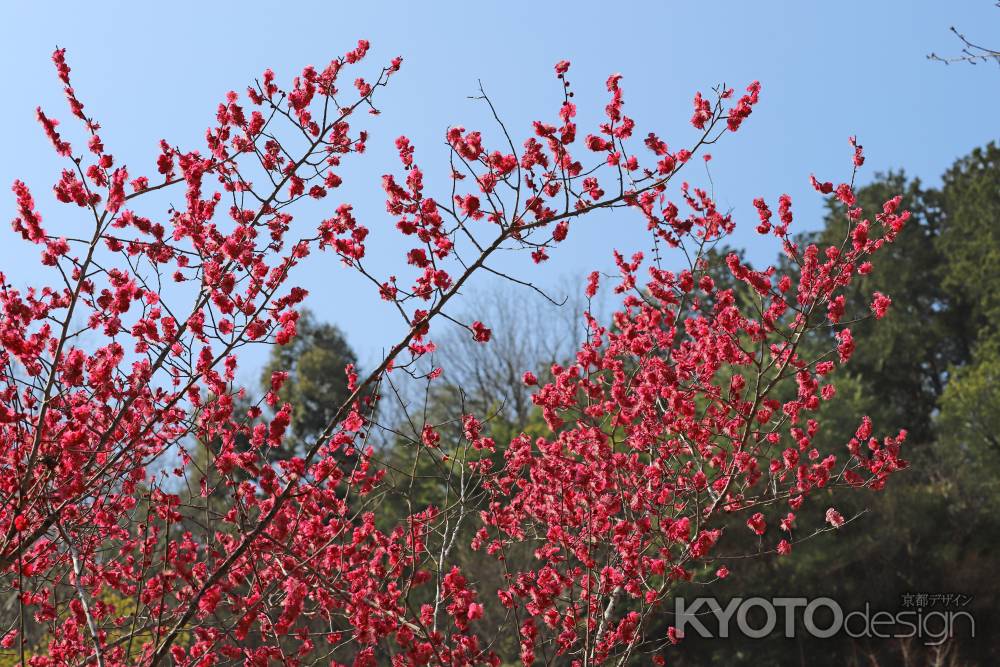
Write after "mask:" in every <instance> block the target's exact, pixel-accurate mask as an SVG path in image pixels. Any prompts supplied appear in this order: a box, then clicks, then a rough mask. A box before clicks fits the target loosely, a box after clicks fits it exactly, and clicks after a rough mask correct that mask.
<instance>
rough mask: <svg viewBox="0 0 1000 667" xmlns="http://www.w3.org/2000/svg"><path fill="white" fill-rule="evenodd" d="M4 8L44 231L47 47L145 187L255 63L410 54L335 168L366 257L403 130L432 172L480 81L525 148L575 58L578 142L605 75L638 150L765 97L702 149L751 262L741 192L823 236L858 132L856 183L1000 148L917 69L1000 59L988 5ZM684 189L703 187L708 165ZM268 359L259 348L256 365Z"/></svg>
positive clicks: (367, 323) (9, 103)
mask: <svg viewBox="0 0 1000 667" xmlns="http://www.w3.org/2000/svg"><path fill="white" fill-rule="evenodd" d="M153 7H155V9H153ZM4 13H5V19H4V22H3V27H2V28H0V54H2V56H0V57H2V64H3V72H4V78H5V82H4V87H5V89H6V91H7V92H6V94H5V95H4V97H5V100H4V104H3V105H0V127H2V128H3V131H2V132H0V154H2V155H3V160H0V183H3V184H4V186H3V187H4V189H5V190H4V191H7V190H6V187H7V184H9V183H11V182H12V181H13V179H15V178H21V179H23V180H25V181H27V182H28V183H29V184H30V185H32V186H33V189H34V190H35V193H36V198H37V199H38V200H39V203H40V207H41V208H42V212H43V214H44V215H45V216H46V217H47V219H48V220H54V219H59V216H65V215H67V214H71V211H70V209H69V208H67V207H62V206H59V207H57V206H55V204H54V200H53V198H52V196H51V195H50V189H49V188H50V186H51V184H52V183H53V182H54V180H55V178H56V177H57V176H58V169H59V168H60V166H59V163H58V162H57V160H56V159H55V157H54V155H53V153H52V151H51V150H50V148H49V147H48V145H47V143H46V141H45V139H44V136H43V135H42V133H41V130H40V128H38V126H37V124H36V123H35V120H34V117H33V115H34V108H35V106H36V105H38V104H42V105H43V106H44V107H45V108H46V109H47V110H50V111H51V112H52V113H54V114H55V115H57V116H59V117H62V118H66V117H67V116H68V114H67V113H66V111H65V105H64V103H63V101H62V98H61V92H60V87H59V85H58V82H57V80H56V78H55V75H54V72H53V70H52V67H51V63H50V61H49V55H50V53H51V51H52V49H53V47H54V46H56V45H59V46H64V47H66V48H67V49H68V52H69V59H70V64H71V66H72V68H73V74H74V83H75V86H76V88H77V90H78V92H79V94H80V95H81V97H82V99H83V101H84V102H85V104H86V105H87V108H88V111H89V112H91V113H92V114H94V115H95V116H96V117H97V118H98V119H99V120H100V121H101V122H102V124H103V125H104V127H105V130H104V131H103V132H102V134H103V136H104V138H105V143H106V144H107V145H108V146H109V148H110V150H112V152H114V153H115V154H116V156H117V157H118V159H119V160H120V161H124V162H126V163H128V164H129V166H130V170H131V171H132V172H133V173H135V172H137V171H143V172H148V171H154V169H152V160H153V157H154V155H155V150H156V144H157V142H158V140H159V139H160V138H161V137H162V138H166V139H168V140H169V141H171V142H174V143H178V144H180V145H182V146H187V147H197V146H201V145H202V143H201V137H202V136H203V133H204V129H205V128H206V127H207V126H208V125H209V123H210V122H211V120H212V117H213V115H214V109H215V106H216V104H217V103H218V101H219V100H220V99H221V98H222V96H223V94H224V93H225V92H226V91H227V90H230V89H234V90H238V91H240V90H244V89H245V86H246V84H247V83H248V82H250V81H251V80H252V79H253V78H254V77H256V76H259V74H260V72H262V71H263V70H264V69H265V68H266V67H272V68H273V69H274V70H275V71H276V72H277V73H278V75H279V77H281V78H282V79H283V80H285V81H287V80H288V79H289V78H290V77H291V76H293V75H294V74H296V73H298V72H299V71H300V70H301V68H302V66H303V65H306V64H317V65H321V64H325V63H326V62H328V61H329V60H330V58H331V57H333V56H335V55H338V54H341V53H343V52H344V51H346V50H347V49H349V48H351V47H352V46H353V44H354V43H355V42H356V40H357V39H358V38H361V37H363V38H366V39H368V40H370V41H371V42H372V45H373V49H372V52H371V54H370V57H369V61H370V62H371V63H372V64H374V63H381V62H386V61H388V60H389V59H390V58H391V57H392V56H394V55H397V54H398V55H402V56H403V57H404V59H405V62H404V66H403V70H402V71H401V73H400V74H399V75H398V78H396V80H395V81H394V82H393V84H392V85H391V87H390V89H389V90H388V91H386V92H385V94H383V95H382V96H381V98H380V100H381V104H380V106H381V108H382V110H383V115H382V116H381V117H379V118H378V119H375V122H374V124H373V125H372V134H373V140H372V143H371V144H370V148H371V151H370V154H368V155H367V156H366V157H365V158H364V160H363V162H361V163H359V162H354V163H353V164H354V165H355V166H356V167H357V169H356V170H355V171H347V172H346V173H345V176H347V177H348V178H349V179H351V188H350V189H348V190H346V192H347V193H348V194H349V195H350V198H351V202H352V203H353V204H354V205H355V207H356V210H357V211H358V212H359V213H360V215H361V217H362V221H363V223H364V224H365V225H367V226H368V227H369V228H371V229H372V234H373V237H372V240H371V243H370V246H372V247H376V246H378V245H379V243H380V239H386V238H392V237H394V236H395V231H394V230H393V229H392V226H391V221H390V220H389V218H388V217H387V215H386V214H385V212H384V206H383V197H382V191H381V188H380V183H379V175H380V174H381V173H383V172H385V171H386V170H387V168H392V169H395V168H396V164H397V163H396V161H395V158H394V157H392V156H393V150H392V141H393V140H394V139H395V137H396V136H398V135H399V134H403V133H405V134H407V135H409V136H410V137H411V138H412V139H413V141H414V143H415V144H416V146H417V151H418V152H417V157H418V160H419V161H420V162H421V163H422V164H423V166H424V168H425V170H426V171H428V172H429V173H430V174H432V175H433V174H435V173H436V174H437V175H439V176H440V175H442V174H443V170H442V169H441V167H442V165H443V159H444V157H445V151H444V149H443V147H442V137H443V131H444V129H445V128H446V127H447V126H448V125H451V124H462V125H465V126H466V127H478V126H481V125H482V126H485V125H486V118H485V117H484V116H483V110H482V109H481V108H480V107H479V106H477V105H476V104H474V103H472V102H470V101H469V100H467V96H468V95H471V94H473V93H475V92H476V88H477V80H479V79H481V80H482V81H483V83H484V85H485V86H486V89H487V91H488V92H489V94H490V95H491V97H492V98H493V99H494V100H495V101H496V103H497V106H498V108H499V110H500V113H501V114H502V116H503V117H504V119H505V120H506V121H507V123H508V125H509V127H510V128H511V129H512V130H513V131H514V132H515V133H516V135H517V137H520V138H522V139H523V138H524V137H526V136H528V133H529V131H530V126H529V122H530V120H532V119H534V118H541V119H546V120H549V119H551V118H553V117H554V114H555V111H556V109H557V104H558V101H559V99H560V89H559V86H558V85H557V84H556V82H555V80H554V79H553V76H552V65H553V63H555V62H556V61H558V60H560V59H563V58H566V59H569V60H572V61H573V70H572V74H573V76H572V77H571V78H572V81H573V82H574V85H575V88H576V90H577V99H576V101H577V103H578V105H579V106H580V108H581V112H582V114H581V115H582V119H581V127H582V128H585V127H588V123H589V126H590V127H592V126H593V122H594V121H595V120H596V115H595V114H598V113H600V112H601V110H602V109H603V105H604V104H605V101H606V93H605V92H604V89H603V82H604V80H605V78H606V77H607V75H608V74H610V73H612V72H621V73H622V74H623V75H624V77H625V78H624V81H623V85H624V89H625V94H626V103H627V107H626V108H627V112H628V113H629V115H631V116H632V117H633V118H635V119H636V120H637V122H638V125H639V130H640V132H641V133H640V136H642V134H644V133H645V132H647V131H649V130H656V131H657V133H658V134H660V135H661V136H663V137H664V138H665V139H667V140H668V141H669V142H670V143H672V144H678V145H680V144H682V143H687V142H688V141H689V140H690V139H691V137H692V130H691V128H690V126H689V125H688V123H687V119H688V118H689V117H690V114H691V97H692V96H693V94H694V92H695V91H696V90H699V89H700V90H705V91H707V90H708V89H710V88H711V86H712V85H713V84H715V83H718V82H722V81H724V82H726V83H728V84H731V85H736V86H743V85H745V84H746V83H748V82H749V81H751V80H753V79H759V80H760V81H761V82H762V84H763V92H762V96H761V102H760V104H759V105H758V107H757V108H756V110H755V111H754V113H753V116H752V118H750V120H749V121H748V122H747V124H746V125H745V126H744V129H742V130H741V131H740V133H738V134H737V135H735V136H733V137H729V138H727V139H726V140H725V141H724V142H723V143H722V144H721V145H719V146H716V147H714V149H713V151H712V152H713V154H714V156H715V159H714V160H713V162H712V175H713V178H714V183H715V191H716V195H717V196H718V198H719V200H720V202H721V203H722V204H723V205H725V206H730V207H733V208H734V209H735V212H736V214H737V220H738V224H740V225H741V226H742V229H743V232H742V233H739V234H738V235H737V237H736V239H735V240H734V241H735V243H736V244H738V245H743V246H744V247H746V248H747V250H748V252H749V255H750V257H751V258H752V259H754V260H755V261H757V262H762V261H766V260H767V259H769V258H770V257H771V256H772V255H773V247H771V246H770V245H760V244H759V243H760V242H759V241H755V240H754V238H753V235H752V234H750V233H747V232H748V230H752V227H753V225H754V224H755V223H754V219H755V215H754V212H753V207H752V205H751V202H752V200H753V198H754V197H756V196H765V197H767V198H768V200H769V201H775V200H776V198H777V196H778V195H779V194H781V193H782V192H788V193H789V194H791V195H792V197H793V200H794V201H795V210H796V223H795V226H796V227H797V228H798V229H807V228H814V227H815V226H816V224H817V222H818V217H819V214H820V211H821V208H820V199H819V197H818V196H817V195H815V194H814V193H813V192H812V191H811V189H810V188H809V186H808V176H809V174H810V173H811V172H815V173H816V174H817V176H819V177H821V178H823V179H826V180H838V179H844V178H846V177H847V176H848V175H849V169H850V149H849V146H848V144H847V137H848V136H849V135H852V134H856V135H857V136H858V138H859V141H860V142H861V143H863V144H864V146H865V150H866V153H867V155H868V157H869V159H868V162H867V164H866V166H865V170H864V172H863V173H862V177H861V180H862V182H864V181H865V180H867V179H870V178H871V176H872V175H873V174H874V173H875V172H876V171H879V170H886V169H890V168H900V167H905V169H906V170H907V171H908V172H909V173H911V174H914V175H917V176H920V177H921V178H922V179H924V180H926V181H929V182H936V180H937V178H938V176H939V175H940V173H941V172H942V171H943V170H944V169H945V168H946V167H947V166H948V165H949V164H950V163H951V162H952V161H953V160H954V159H955V158H956V157H958V156H960V155H963V154H965V153H966V152H968V151H969V150H970V149H972V148H973V147H975V146H978V145H981V144H984V143H986V142H987V141H990V140H993V139H996V138H997V136H998V134H1000V116H998V114H997V110H998V108H1000V104H998V102H1000V68H997V67H992V66H986V65H980V66H976V67H971V66H963V65H952V66H944V65H942V64H939V63H933V62H929V61H928V60H926V58H925V56H926V54H927V53H929V52H931V51H937V52H939V53H953V52H957V51H958V48H959V45H958V43H957V40H956V39H955V38H954V37H953V36H952V35H951V34H950V33H949V31H948V27H949V26H950V25H957V26H959V27H961V28H963V29H964V30H965V31H966V32H967V33H968V34H969V36H970V38H976V39H978V40H980V41H982V42H986V43H988V44H991V45H993V46H996V45H1000V9H997V8H995V7H994V3H993V2H991V1H990V0H956V1H952V2H942V1H941V0H919V1H918V0H907V1H897V2H876V1H873V0H864V1H841V2H827V3H817V2H791V1H789V2H783V3H778V2H742V3H733V2H721V1H719V2H715V3H707V2H683V3H682V2H649V3H629V2H618V3H603V2H602V3H596V2H576V3H566V2H562V3H551V4H550V3H545V2H538V1H535V2H530V3H521V2H505V3H474V2H465V3H459V2H429V3H402V2H399V3H375V2H353V3H341V2H306V1H301V2H292V3H285V2H274V1H272V2H249V1H248V2H232V3H212V2H198V3H193V2H185V1H181V0H176V1H173V2H168V3H143V2H134V1H133V2H127V3H124V2H96V3H85V2H73V3H70V2H52V3H39V2H31V3H11V5H9V6H8V7H7V8H5V12H4ZM699 169H700V167H699ZM688 176H689V177H691V178H692V180H693V181H694V182H696V183H699V184H703V185H704V184H707V182H706V179H705V178H704V173H703V171H700V172H697V173H696V172H694V171H692V172H690V173H689V174H688ZM0 201H2V203H0V207H2V209H3V212H4V215H5V216H6V217H8V218H10V217H12V215H13V197H12V196H10V195H8V196H7V197H6V198H5V199H2V200H0ZM335 203H336V202H335V201H330V204H331V207H332V205H334V204H335ZM643 227H644V224H643V223H642V222H641V221H640V220H639V219H638V218H637V217H635V216H634V215H630V214H627V213H626V214H619V215H616V216H614V217H612V218H610V219H608V218H600V219H594V220H591V221H589V222H587V223H586V224H583V225H578V226H577V227H575V228H574V229H573V231H572V233H571V236H570V239H569V241H568V242H567V244H564V246H563V247H561V248H559V249H558V250H557V252H556V253H555V255H554V259H553V262H552V263H551V265H550V266H548V267H546V273H547V274H548V275H550V276H553V279H552V281H553V282H555V278H556V277H558V276H561V275H565V274H567V273H582V272H584V271H589V270H591V269H593V268H602V269H606V268H608V267H611V266H613V264H612V262H611V258H610V250H611V248H612V247H617V248H619V249H620V250H622V251H626V252H631V251H632V250H634V249H637V248H645V247H646V246H647V243H646V238H645V234H644V233H643ZM4 234H5V235H4V236H3V237H2V238H4V239H6V240H5V241H3V242H0V269H2V270H3V271H5V272H7V273H8V279H9V280H11V281H12V282H13V283H15V284H25V283H28V282H31V281H34V280H37V278H38V276H39V273H38V271H39V270H38V268H36V265H37V262H36V258H35V256H34V252H35V251H34V250H33V249H31V250H29V249H28V248H27V246H25V245H24V244H22V243H21V242H20V241H18V240H16V239H15V238H14V236H13V235H12V234H11V233H9V232H4ZM755 243H756V244H758V245H754V244H755ZM387 247H388V249H389V251H388V252H383V254H382V255H381V256H378V257H377V258H376V259H375V260H374V261H376V262H377V263H376V267H377V268H380V269H382V270H384V271H386V272H388V271H390V270H392V262H394V261H398V259H397V258H398V257H399V253H398V249H399V246H398V245H397V244H395V242H393V244H391V245H389V246H387ZM26 251H28V252H26ZM518 266H522V265H518ZM525 268H527V267H525ZM529 270H530V269H529ZM540 277H541V274H540V273H538V272H535V273H534V275H533V278H535V279H538V278H540ZM297 282H298V283H300V284H302V285H304V286H306V287H307V288H309V289H310V291H311V292H312V296H311V299H310V301H309V305H310V306H311V307H312V308H313V309H314V310H315V311H316V312H317V313H318V314H319V315H320V316H321V317H323V318H325V319H329V320H332V321H334V322H336V323H337V324H339V325H340V326H341V327H342V328H343V329H344V330H345V331H346V332H347V335H348V338H349V340H350V342H351V343H352V345H353V346H354V347H355V348H356V349H357V350H358V352H359V354H360V355H361V357H362V359H363V360H368V361H371V360H373V359H375V358H377V357H378V356H379V353H380V350H381V349H382V348H383V347H384V346H386V345H388V344H391V343H392V342H393V341H394V340H395V339H396V338H397V333H398V322H396V321H395V320H391V319H389V314H388V312H387V311H385V310H384V309H382V308H381V307H380V306H378V305H377V304H376V305H371V301H372V299H371V298H370V295H369V294H368V293H367V292H366V291H364V289H365V288H364V287H363V286H362V284H361V283H360V282H359V281H358V280H356V279H354V278H353V277H352V276H351V275H350V274H349V272H348V271H346V270H344V269H343V268H341V267H340V266H339V265H338V264H337V263H336V262H335V261H333V260H331V259H328V258H327V259H324V258H321V257H314V258H311V259H310V261H309V262H307V263H306V264H305V265H304V266H302V267H301V270H300V271H299V273H298V275H297ZM526 296H527V295H526ZM259 354H260V355H262V353H259ZM260 358H262V356H258V355H257V354H255V355H253V356H252V357H251V358H250V359H248V360H247V362H249V365H252V364H253V363H255V362H256V361H259V359H260Z"/></svg>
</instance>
